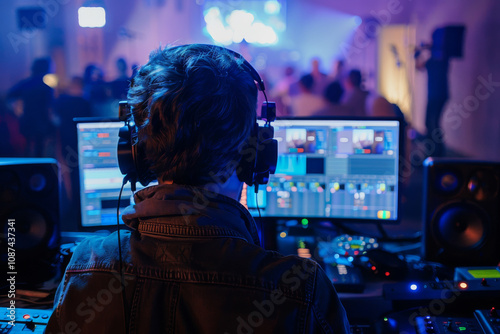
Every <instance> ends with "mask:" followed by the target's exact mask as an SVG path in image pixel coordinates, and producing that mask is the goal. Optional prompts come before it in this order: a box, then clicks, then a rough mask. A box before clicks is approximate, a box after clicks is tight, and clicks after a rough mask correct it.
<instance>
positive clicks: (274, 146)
mask: <svg viewBox="0 0 500 334" xmlns="http://www.w3.org/2000/svg"><path fill="white" fill-rule="evenodd" d="M197 45H200V46H205V47H207V48H212V49H218V50H220V51H222V52H227V53H229V54H231V55H232V56H234V57H235V58H237V59H241V60H242V64H241V65H242V67H243V69H244V70H245V71H246V72H247V73H248V74H250V76H251V77H252V79H253V80H254V81H255V82H256V83H257V88H258V90H260V91H262V92H263V94H264V96H265V102H264V104H263V106H262V113H261V115H262V117H263V119H265V121H266V124H265V125H264V126H259V125H258V124H257V123H255V124H254V126H253V128H252V133H251V137H250V140H248V142H247V143H245V145H243V148H242V149H241V152H245V154H246V153H248V152H250V153H251V154H249V155H248V156H244V155H242V157H241V160H240V165H239V167H238V168H237V170H236V172H237V174H238V178H239V179H240V181H242V182H245V183H247V184H248V185H250V186H251V185H256V187H255V190H256V191H257V190H258V185H259V184H266V183H267V181H268V179H269V174H274V171H275V170H276V164H277V160H278V142H277V141H276V140H275V139H274V138H273V137H274V129H273V127H272V126H271V124H270V123H271V122H272V121H274V120H275V119H276V105H275V103H274V102H269V101H267V96H266V93H265V85H264V81H263V80H262V78H261V77H260V75H259V74H258V73H257V71H256V70H255V69H254V68H253V66H252V65H250V63H249V62H248V61H247V60H245V58H243V56H242V55H240V54H239V53H237V52H235V51H232V50H229V49H226V48H222V47H220V46H216V45H209V44H197ZM186 46H188V45H180V46H175V47H172V48H170V49H169V50H172V49H176V48H181V47H186ZM119 116H120V120H123V121H125V126H124V127H123V128H122V129H120V133H119V136H120V139H119V141H118V163H119V167H120V171H121V173H122V174H123V175H125V178H124V182H126V181H130V183H131V188H132V190H133V191H135V183H136V182H137V181H139V182H140V183H141V184H142V185H143V186H147V185H148V184H149V182H151V181H153V180H154V179H155V175H154V173H153V172H152V171H151V170H150V169H149V166H148V164H147V162H146V158H145V152H143V149H141V146H140V145H138V143H137V127H136V125H135V122H134V119H133V117H134V116H133V112H132V111H131V110H130V106H129V105H128V103H127V102H126V101H121V102H120V107H119Z"/></svg>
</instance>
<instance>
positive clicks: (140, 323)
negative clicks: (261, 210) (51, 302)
mask: <svg viewBox="0 0 500 334" xmlns="http://www.w3.org/2000/svg"><path fill="white" fill-rule="evenodd" d="M258 90H261V91H263V92H264V85H263V83H262V80H261V79H260V77H259V75H258V74H257V72H256V71H255V69H253V67H252V66H251V65H250V64H249V63H248V62H246V61H245V60H244V59H243V57H242V56H241V55H239V54H237V53H235V52H233V51H230V50H227V49H224V48H221V47H217V46H212V45H200V44H193V45H184V46H178V47H172V48H166V49H163V50H161V49H160V50H158V51H156V52H153V53H152V54H151V56H150V59H149V62H148V63H147V64H146V65H145V66H143V67H142V68H141V69H140V71H139V72H138V73H137V75H136V76H135V77H134V79H133V81H132V84H131V87H130V90H129V92H128V107H129V110H130V113H129V114H126V115H123V116H124V119H125V118H126V123H127V126H126V127H125V128H123V129H122V131H121V133H120V137H121V138H120V143H119V147H118V153H119V160H120V161H119V163H120V169H121V170H122V172H123V173H124V174H125V175H126V176H125V179H124V182H127V181H130V182H131V183H132V188H134V187H135V182H141V183H142V184H143V185H147V184H148V183H149V182H150V181H152V180H153V179H157V180H158V183H159V185H157V186H151V187H147V188H145V189H143V190H141V191H138V192H136V193H135V196H134V198H135V205H133V206H131V207H128V208H127V209H126V210H125V212H123V221H124V223H125V224H126V225H127V226H128V227H129V228H130V230H131V231H122V232H121V234H119V235H117V233H113V234H111V235H110V236H108V237H95V238H91V239H88V240H86V241H84V242H82V243H81V244H80V245H79V246H78V248H77V249H76V251H75V253H74V255H73V257H72V259H71V262H70V264H69V265H68V267H67V269H66V273H65V277H64V280H63V281H62V282H61V285H60V286H59V289H58V292H57V294H56V298H55V308H54V312H53V314H52V317H51V318H50V321H49V326H48V328H47V331H46V333H60V332H64V333H163V332H165V333H349V324H348V321H347V318H346V315H345V311H344V308H343V307H342V305H341V303H340V301H339V299H338V296H337V294H336V292H335V289H334V287H333V285H332V284H331V282H330V281H329V279H328V278H327V276H326V275H325V273H324V272H323V270H322V269H321V268H320V267H319V265H318V264H317V263H316V262H314V261H312V260H308V259H302V258H299V257H296V256H287V257H284V256H282V255H280V254H278V253H276V252H272V251H266V250H264V249H263V248H262V247H261V246H260V241H259V236H258V231H257V228H256V225H255V222H254V220H253V218H252V217H251V215H250V214H249V212H248V211H247V210H246V209H245V208H244V207H243V206H242V205H241V204H240V203H239V202H238V199H239V196H240V194H241V190H242V185H243V182H246V183H247V184H249V185H257V186H258V185H259V184H265V183H266V182H267V178H268V176H269V173H273V172H274V169H275V167H276V157H277V143H276V141H275V140H274V139H273V138H272V135H273V128H272V126H271V125H270V122H271V121H272V120H274V117H273V115H272V114H273V113H272V108H269V112H268V113H266V112H264V114H263V115H262V116H263V117H264V118H266V125H265V126H259V125H258V124H257V122H256V104H257V91H258ZM127 110H128V109H127ZM263 110H264V111H265V110H266V108H263ZM117 239H118V242H117ZM118 245H120V246H118Z"/></svg>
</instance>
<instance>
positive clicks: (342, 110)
mask: <svg viewBox="0 0 500 334" xmlns="http://www.w3.org/2000/svg"><path fill="white" fill-rule="evenodd" d="M343 94H344V89H343V88H342V85H341V84H340V82H338V81H334V82H332V83H330V84H329V85H328V86H326V89H325V94H324V96H323V97H324V99H325V101H326V104H327V105H326V107H325V108H324V109H321V110H319V111H318V112H317V113H315V114H314V116H345V117H348V116H350V110H349V109H348V108H346V107H345V106H342V105H340V101H341V99H342V95H343Z"/></svg>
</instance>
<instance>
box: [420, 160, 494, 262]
mask: <svg viewBox="0 0 500 334" xmlns="http://www.w3.org/2000/svg"><path fill="white" fill-rule="evenodd" d="M499 192H500V163H494V162H481V161H470V160H459V159H447V158H441V159H438V158H428V159H426V160H425V162H424V199H423V203H424V208H423V213H424V217H423V220H424V222H423V223H424V226H423V231H424V234H423V242H422V253H423V257H424V259H425V260H429V261H435V262H440V263H443V264H445V265H449V266H494V265H497V264H498V262H499V261H500V194H499Z"/></svg>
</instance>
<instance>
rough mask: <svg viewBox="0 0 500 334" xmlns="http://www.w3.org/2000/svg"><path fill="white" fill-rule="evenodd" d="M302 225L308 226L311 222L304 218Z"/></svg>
mask: <svg viewBox="0 0 500 334" xmlns="http://www.w3.org/2000/svg"><path fill="white" fill-rule="evenodd" d="M301 223H302V225H304V226H306V225H308V224H309V220H307V219H306V218H303V219H302V221H301Z"/></svg>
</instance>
